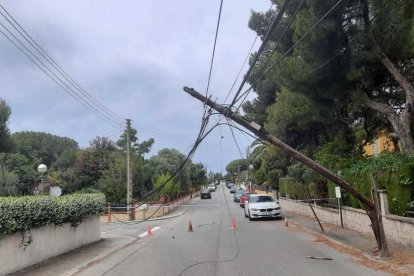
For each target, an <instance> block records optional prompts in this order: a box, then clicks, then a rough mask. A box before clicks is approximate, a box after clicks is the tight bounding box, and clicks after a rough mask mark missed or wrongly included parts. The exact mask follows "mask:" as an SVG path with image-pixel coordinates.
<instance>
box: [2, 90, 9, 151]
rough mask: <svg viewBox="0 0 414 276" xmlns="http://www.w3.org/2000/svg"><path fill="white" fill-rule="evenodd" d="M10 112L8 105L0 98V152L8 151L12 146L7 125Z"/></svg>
mask: <svg viewBox="0 0 414 276" xmlns="http://www.w3.org/2000/svg"><path fill="white" fill-rule="evenodd" d="M10 114H11V109H10V106H8V105H7V103H6V101H5V100H3V99H2V98H0V152H7V151H10V150H11V147H12V142H11V139H10V130H9V128H8V126H7V122H8V120H9V118H10Z"/></svg>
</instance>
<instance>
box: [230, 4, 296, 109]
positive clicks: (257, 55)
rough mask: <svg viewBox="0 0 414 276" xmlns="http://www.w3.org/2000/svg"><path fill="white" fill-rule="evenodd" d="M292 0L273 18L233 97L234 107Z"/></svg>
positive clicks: (283, 5) (232, 103)
mask: <svg viewBox="0 0 414 276" xmlns="http://www.w3.org/2000/svg"><path fill="white" fill-rule="evenodd" d="M289 1H290V0H285V1H284V2H283V4H282V6H281V8H280V10H279V12H278V14H277V16H276V17H275V19H274V20H273V23H272V25H271V26H270V28H269V30H268V32H267V33H266V36H265V38H264V39H263V42H262V44H261V45H260V48H259V50H258V51H257V53H256V55H255V57H254V58H253V61H252V63H251V65H250V67H249V70H248V71H247V73H246V74H245V75H244V78H243V80H242V82H241V84H240V86H239V89H238V90H237V92H236V95H235V96H234V98H233V101H232V102H231V104H230V107H232V106H233V105H234V103H235V101H236V99H237V97H238V96H239V94H240V92H241V90H242V89H243V86H244V84H245V83H246V81H247V78H248V77H249V75H250V73H251V72H252V70H253V68H254V66H255V65H256V62H257V61H258V60H259V58H260V55H261V54H262V52H263V50H264V49H265V47H266V45H267V42H268V41H269V40H270V37H271V36H272V34H273V31H274V30H275V29H276V27H277V25H278V24H279V21H280V20H281V19H282V16H283V14H284V13H285V10H286V8H287V6H288V3H289Z"/></svg>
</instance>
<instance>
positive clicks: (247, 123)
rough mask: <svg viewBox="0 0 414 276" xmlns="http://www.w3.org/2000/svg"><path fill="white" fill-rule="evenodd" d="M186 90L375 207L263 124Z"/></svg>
mask: <svg viewBox="0 0 414 276" xmlns="http://www.w3.org/2000/svg"><path fill="white" fill-rule="evenodd" d="M184 91H185V92H186V93H188V94H190V95H191V96H192V97H194V98H196V99H198V100H200V101H201V102H203V103H205V104H206V105H208V106H209V107H211V108H213V109H215V110H216V111H217V112H219V113H221V114H223V115H224V116H226V117H227V118H229V119H231V120H233V121H234V122H236V123H238V124H239V125H241V126H243V127H245V128H246V129H248V130H250V131H251V132H253V133H254V134H255V135H257V136H258V137H259V138H261V139H263V140H266V141H268V142H269V143H271V144H273V145H275V146H276V147H278V148H279V149H281V150H282V151H283V152H285V153H286V154H287V155H289V156H291V157H293V158H294V159H296V160H298V161H299V162H301V163H303V164H305V165H307V166H308V167H309V168H311V169H312V170H314V171H316V172H317V173H319V174H321V175H323V176H324V177H326V178H327V179H329V180H331V181H332V182H334V183H335V184H337V185H338V186H340V187H342V188H343V189H345V190H346V191H348V192H349V193H350V194H352V195H353V196H354V197H355V198H357V199H358V200H359V201H361V202H362V203H363V204H364V205H366V206H367V207H368V208H369V209H373V208H374V204H373V203H372V202H371V201H370V200H369V199H368V198H366V197H365V196H363V195H362V194H360V193H359V192H358V191H357V190H355V188H354V187H352V186H351V184H349V183H348V182H346V181H345V180H343V179H341V178H340V177H339V176H338V175H337V174H335V173H333V172H332V171H330V170H328V169H327V168H325V167H324V166H322V165H320V164H319V163H317V162H315V161H314V160H312V159H311V158H309V157H307V156H306V155H304V154H303V153H301V152H299V151H297V150H295V149H294V148H292V147H290V146H289V145H287V144H285V143H283V142H282V141H280V140H279V139H277V138H276V137H275V136H273V135H271V134H269V133H268V132H267V131H266V130H265V129H264V128H263V127H262V126H261V125H259V124H257V123H256V122H253V121H249V120H247V119H246V118H244V117H243V116H241V115H240V114H238V113H234V112H233V111H232V110H231V109H230V108H228V107H225V106H223V105H220V104H218V103H216V102H214V101H212V100H211V99H209V98H206V97H204V96H203V95H201V94H200V93H198V92H197V91H196V90H194V89H193V88H189V87H184Z"/></svg>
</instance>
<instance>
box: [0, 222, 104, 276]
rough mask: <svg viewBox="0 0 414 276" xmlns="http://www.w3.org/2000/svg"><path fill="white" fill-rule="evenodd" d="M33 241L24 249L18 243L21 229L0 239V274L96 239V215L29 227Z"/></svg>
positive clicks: (97, 230) (98, 238) (98, 237)
mask: <svg viewBox="0 0 414 276" xmlns="http://www.w3.org/2000/svg"><path fill="white" fill-rule="evenodd" d="M31 234H32V238H33V241H32V243H31V244H30V245H28V246H27V247H26V248H25V249H24V248H23V247H20V246H19V244H20V243H21V241H22V235H21V234H20V233H16V234H12V235H8V236H6V237H4V238H3V239H1V240H0V263H1V265H0V275H5V274H9V273H12V272H15V271H18V270H20V269H23V268H25V267H28V266H31V265H34V264H37V263H40V262H42V261H45V260H47V259H49V258H52V257H55V256H58V255H61V254H63V253H65V252H68V251H70V250H73V249H75V248H78V247H80V246H82V245H86V244H89V243H93V242H96V241H99V240H100V238H101V232H100V229H99V216H93V217H90V218H88V219H86V220H85V221H83V222H82V223H81V224H80V225H79V226H78V227H76V228H74V227H72V226H71V225H70V224H64V225H62V226H56V225H47V226H43V227H39V228H35V229H32V230H31Z"/></svg>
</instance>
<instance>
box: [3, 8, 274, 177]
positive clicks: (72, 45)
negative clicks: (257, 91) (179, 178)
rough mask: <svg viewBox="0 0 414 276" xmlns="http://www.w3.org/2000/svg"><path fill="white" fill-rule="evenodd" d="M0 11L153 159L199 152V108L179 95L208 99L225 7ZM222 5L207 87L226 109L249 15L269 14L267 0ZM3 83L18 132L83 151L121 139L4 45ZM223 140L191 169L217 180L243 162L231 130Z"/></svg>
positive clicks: (209, 142) (204, 149) (203, 149)
mask: <svg viewBox="0 0 414 276" xmlns="http://www.w3.org/2000/svg"><path fill="white" fill-rule="evenodd" d="M3 2H4V3H3V5H4V6H5V7H6V8H7V9H8V11H9V12H10V13H11V14H12V15H13V16H14V17H15V18H16V20H17V21H18V22H19V23H20V24H21V25H22V26H23V27H24V28H25V29H26V31H27V32H28V33H29V34H30V35H31V36H32V37H33V38H34V39H35V40H36V41H37V42H38V43H39V44H40V45H42V47H43V48H44V49H45V50H46V51H47V52H48V53H49V54H50V55H51V56H52V57H53V58H54V59H55V61H56V62H57V63H58V64H59V65H60V66H62V68H64V69H65V71H67V72H68V73H69V74H70V75H71V76H72V77H73V78H74V79H75V80H76V81H77V82H78V83H80V84H81V85H82V87H83V88H85V89H86V90H87V91H88V92H89V93H90V94H91V95H92V96H93V97H94V98H95V99H97V100H98V101H99V102H100V103H101V104H103V105H104V106H106V107H108V108H109V109H110V110H112V111H113V112H115V113H116V114H119V115H120V116H121V117H122V118H130V119H132V124H133V127H135V128H137V129H138V135H139V138H140V140H141V141H142V140H144V139H148V138H150V137H154V138H155V141H156V142H155V145H154V150H153V151H152V153H153V154H155V153H156V152H157V151H158V150H159V149H161V148H164V147H175V148H178V149H179V150H180V151H184V150H185V149H187V148H188V147H189V146H190V145H191V144H192V143H193V141H194V138H195V136H196V134H197V130H198V128H199V125H200V118H201V115H202V112H203V107H202V104H201V103H200V102H199V101H197V100H196V99H193V98H192V97H191V96H189V95H187V94H186V93H184V92H183V91H182V87H183V86H190V87H194V88H195V89H196V90H198V91H200V92H202V93H204V92H205V89H206V84H207V77H208V72H209V65H210V59H211V52H212V46H213V41H214V32H215V28H216V23H217V15H218V7H219V1H190V0H177V1H160V0H155V1H154V0H151V1H150V0H143V1H109V0H104V1H101V0H99V1H98V0H95V1H81V0H76V1H68V0H67V1H46V0H28V1H24V2H23V1H14V0H13V1H12V0H6V1H3ZM224 3H225V4H224V7H223V14H222V21H221V26H220V32H219V36H218V44H217V49H216V56H215V60H214V67H213V74H212V79H211V84H210V92H211V93H212V94H213V98H216V97H218V98H219V100H221V101H222V100H224V98H225V96H226V94H227V92H228V90H229V88H230V86H231V84H232V82H233V81H234V78H235V77H236V75H237V73H238V71H239V69H240V66H241V64H242V62H243V60H244V58H245V56H246V54H247V52H248V49H249V48H250V45H251V43H252V41H253V39H254V37H255V34H254V33H253V32H252V31H250V30H249V29H248V28H247V22H248V18H249V16H250V10H251V9H255V10H265V9H267V8H269V6H270V1H268V0H260V1H259V0H256V1H251V0H229V1H225V2H224ZM0 22H3V23H4V22H5V21H4V18H2V17H0ZM257 46H258V45H257ZM0 74H1V76H2V87H1V90H0V97H2V98H5V99H6V101H7V102H8V104H9V105H10V106H11V108H12V117H11V120H10V128H11V130H12V131H13V132H16V131H23V130H33V131H45V132H50V133H53V134H55V135H61V136H66V137H70V138H73V139H75V140H76V141H78V142H79V144H80V145H81V146H83V147H85V146H87V145H88V142H89V141H90V140H92V139H93V138H94V137H95V136H96V135H101V136H102V134H107V135H108V136H110V138H112V139H115V140H116V139H117V138H118V137H119V135H120V134H121V131H122V130H121V129H117V128H114V127H113V126H112V125H111V124H108V123H106V122H105V121H103V120H101V119H100V118H99V117H97V116H96V115H95V114H94V113H92V112H90V111H89V110H88V109H86V108H85V107H83V106H82V105H81V104H79V103H78V102H77V101H75V100H74V99H73V98H71V97H70V96H69V95H68V94H67V93H65V92H64V91H63V90H62V89H61V88H60V87H59V86H58V85H56V84H55V83H53V82H52V81H51V80H50V79H49V78H48V77H47V76H46V75H45V74H43V73H42V72H41V71H40V70H39V69H37V68H36V67H35V66H34V65H33V64H32V63H31V62H30V61H29V60H28V59H27V58H26V57H25V56H24V55H23V54H21V53H20V52H19V51H18V50H17V49H16V48H15V47H14V46H13V45H11V44H10V42H8V41H7V40H6V39H5V38H4V37H2V36H1V35H0ZM221 135H223V136H224V139H221V138H220V137H221ZM221 135H220V133H219V129H217V130H215V131H214V132H213V133H212V134H211V137H208V138H207V139H206V141H205V142H204V143H203V144H202V145H201V146H200V148H199V150H198V151H197V154H196V155H195V157H194V159H195V161H201V162H203V163H205V164H207V166H208V167H209V168H211V169H213V170H215V171H220V170H221V167H225V165H226V164H227V163H228V162H229V161H231V160H233V159H236V158H240V153H239V151H238V149H237V147H236V146H235V142H234V141H233V138H232V136H231V133H230V132H229V131H228V129H227V128H224V127H223V128H222V134H221ZM236 137H237V140H238V143H239V144H240V147H241V151H242V152H243V153H244V151H245V149H246V146H247V145H248V144H249V143H250V142H249V140H247V139H246V138H245V137H244V136H243V135H241V134H240V133H238V132H237V131H236ZM220 140H221V142H222V147H221V149H220ZM221 152H223V162H224V163H225V164H224V165H223V166H222V164H221V163H222V161H221V160H222V157H221V155H222V154H221Z"/></svg>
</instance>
